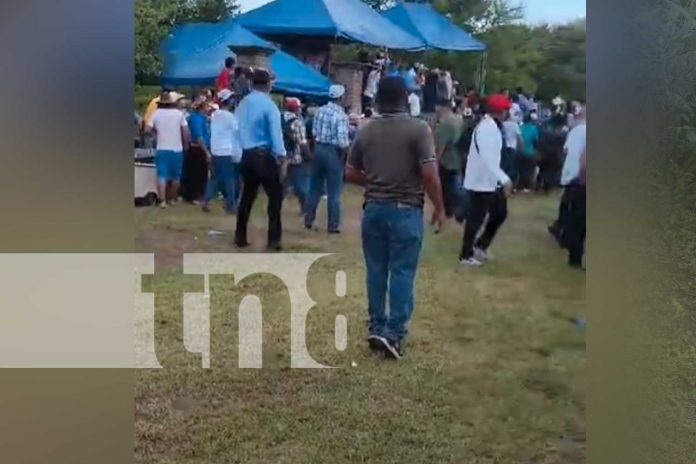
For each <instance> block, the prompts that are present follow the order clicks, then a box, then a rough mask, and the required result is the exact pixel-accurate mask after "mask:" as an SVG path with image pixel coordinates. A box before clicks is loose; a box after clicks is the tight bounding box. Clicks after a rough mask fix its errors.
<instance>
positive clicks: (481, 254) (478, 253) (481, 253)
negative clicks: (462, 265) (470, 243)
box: [474, 247, 493, 263]
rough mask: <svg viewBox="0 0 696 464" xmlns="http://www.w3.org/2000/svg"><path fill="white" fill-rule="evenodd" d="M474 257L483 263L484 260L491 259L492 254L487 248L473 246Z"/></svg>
mask: <svg viewBox="0 0 696 464" xmlns="http://www.w3.org/2000/svg"><path fill="white" fill-rule="evenodd" d="M474 259H475V260H476V261H480V262H482V263H485V262H486V261H493V255H492V254H491V253H490V252H489V251H488V250H484V249H483V248H477V247H474Z"/></svg>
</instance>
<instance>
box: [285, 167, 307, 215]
mask: <svg viewBox="0 0 696 464" xmlns="http://www.w3.org/2000/svg"><path fill="white" fill-rule="evenodd" d="M309 169H310V168H309V165H308V164H306V163H300V164H291V165H290V166H289V167H288V186H292V191H293V193H294V194H295V196H296V197H297V201H299V202H300V208H302V213H303V214H304V212H305V210H306V205H307V195H308V194H309Z"/></svg>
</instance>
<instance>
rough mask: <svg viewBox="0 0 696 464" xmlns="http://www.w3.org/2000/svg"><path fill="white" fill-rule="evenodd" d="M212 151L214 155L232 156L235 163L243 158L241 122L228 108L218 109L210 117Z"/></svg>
mask: <svg viewBox="0 0 696 464" xmlns="http://www.w3.org/2000/svg"><path fill="white" fill-rule="evenodd" d="M210 152H211V153H212V154H213V156H230V157H232V161H234V162H235V163H238V162H239V161H241V159H242V144H241V141H240V139H239V123H238V122H237V117H236V116H235V115H234V114H233V113H231V112H229V111H227V110H217V111H215V112H214V113H213V115H212V116H211V117H210Z"/></svg>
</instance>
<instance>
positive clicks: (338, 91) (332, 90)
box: [329, 84, 346, 99]
mask: <svg viewBox="0 0 696 464" xmlns="http://www.w3.org/2000/svg"><path fill="white" fill-rule="evenodd" d="M345 93H346V88H345V87H343V86H342V85H340V84H337V85H332V86H331V87H329V98H333V99H336V98H341V97H342V96H343V95H344V94H345Z"/></svg>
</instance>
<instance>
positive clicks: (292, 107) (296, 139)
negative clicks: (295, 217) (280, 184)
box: [283, 98, 311, 216]
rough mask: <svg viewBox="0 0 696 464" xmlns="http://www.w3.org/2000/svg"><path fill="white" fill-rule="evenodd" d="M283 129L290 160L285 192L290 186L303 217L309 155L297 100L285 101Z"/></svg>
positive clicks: (307, 186)
mask: <svg viewBox="0 0 696 464" xmlns="http://www.w3.org/2000/svg"><path fill="white" fill-rule="evenodd" d="M283 127H284V129H283V138H284V139H285V149H286V150H287V152H288V158H289V159H290V165H289V166H288V179H287V182H286V185H285V192H286V194H287V192H288V190H289V187H290V186H292V190H293V192H294V193H295V196H296V197H297V200H298V201H299V202H300V213H301V214H302V215H303V216H304V214H305V205H306V204H307V194H308V191H309V169H310V165H309V162H310V160H311V153H310V150H309V144H308V142H307V132H306V128H305V122H304V120H303V119H302V103H301V102H300V100H299V99H297V98H286V99H285V112H284V113H283Z"/></svg>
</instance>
